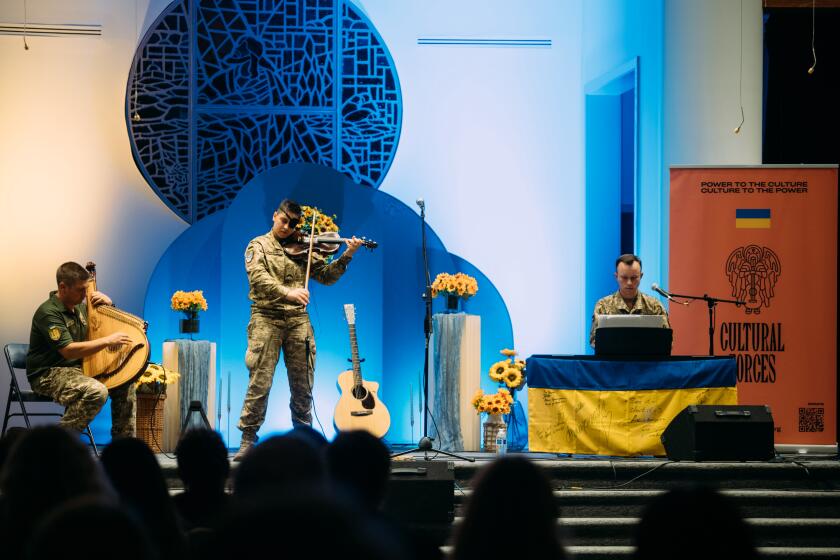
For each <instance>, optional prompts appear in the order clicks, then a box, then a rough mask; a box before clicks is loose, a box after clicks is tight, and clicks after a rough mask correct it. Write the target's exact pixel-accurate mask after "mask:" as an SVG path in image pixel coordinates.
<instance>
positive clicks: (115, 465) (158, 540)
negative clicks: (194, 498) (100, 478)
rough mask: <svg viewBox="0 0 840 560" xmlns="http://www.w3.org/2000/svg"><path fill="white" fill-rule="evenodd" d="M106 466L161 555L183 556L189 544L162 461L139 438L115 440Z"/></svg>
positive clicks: (105, 453)
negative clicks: (165, 476)
mask: <svg viewBox="0 0 840 560" xmlns="http://www.w3.org/2000/svg"><path fill="white" fill-rule="evenodd" d="M102 466H103V467H104V468H105V472H106V474H107V475H108V478H109V479H110V480H111V484H113V486H114V489H115V490H116V491H117V494H118V495H119V497H120V501H121V502H122V503H123V504H124V505H125V507H126V508H128V511H129V512H130V513H132V514H133V515H136V516H137V519H139V521H140V523H141V524H142V526H143V527H144V528H145V530H146V534H147V536H148V537H149V540H150V541H151V543H152V546H153V547H154V548H155V549H156V550H159V551H160V557H161V558H163V559H165V558H177V559H179V560H180V559H182V558H183V555H184V551H185V550H186V545H185V541H184V536H183V534H182V532H181V527H180V524H179V522H178V516H177V514H176V512H175V506H174V504H173V502H172V498H171V497H170V496H169V489H168V488H167V486H166V480H165V479H164V477H163V472H162V471H161V468H160V465H159V464H158V461H157V459H156V458H155V455H154V453H152V450H151V449H149V446H148V445H146V444H145V443H144V442H143V441H141V440H139V439H136V438H121V439H117V440H114V441H113V442H112V443H111V444H110V445H109V446H108V447H106V448H105V450H104V451H103V452H102Z"/></svg>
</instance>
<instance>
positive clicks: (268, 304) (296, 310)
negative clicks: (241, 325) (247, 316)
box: [245, 231, 351, 318]
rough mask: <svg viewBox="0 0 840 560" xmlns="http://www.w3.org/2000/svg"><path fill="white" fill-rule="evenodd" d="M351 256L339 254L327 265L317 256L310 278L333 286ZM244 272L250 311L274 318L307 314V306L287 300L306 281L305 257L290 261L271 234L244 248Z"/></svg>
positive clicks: (290, 258)
mask: <svg viewBox="0 0 840 560" xmlns="http://www.w3.org/2000/svg"><path fill="white" fill-rule="evenodd" d="M350 260H351V257H348V256H346V255H342V256H340V257H339V258H337V259H335V260H334V261H332V262H330V263H327V261H326V259H325V258H324V257H323V256H321V255H318V254H316V255H315V256H313V258H312V267H311V270H310V272H309V276H310V277H311V278H314V279H315V280H317V281H318V282H320V283H322V284H326V285H330V284H334V283H335V282H336V281H338V279H339V278H341V275H342V274H344V272H345V270H347V265H348V263H349V262H350ZM245 271H246V272H247V273H248V284H249V285H250V290H249V293H248V298H249V299H250V300H251V301H252V302H253V303H252V305H251V311H252V312H255V313H260V314H263V315H270V316H275V317H280V318H282V317H285V316H295V315H304V314H306V307H305V306H303V305H301V304H299V303H294V302H291V301H288V300H286V296H287V295H288V293H289V291H291V290H292V289H294V288H303V285H304V280H305V279H306V258H305V257H304V258H300V257H298V258H292V257H290V256H289V255H287V254H286V251H285V249H284V248H283V245H282V244H281V243H280V241H278V240H277V238H276V237H275V236H274V234H273V233H271V232H270V231H269V232H268V233H267V234H265V235H261V236H259V237H255V238H254V239H252V240H251V242H250V243H248V247H246V249H245Z"/></svg>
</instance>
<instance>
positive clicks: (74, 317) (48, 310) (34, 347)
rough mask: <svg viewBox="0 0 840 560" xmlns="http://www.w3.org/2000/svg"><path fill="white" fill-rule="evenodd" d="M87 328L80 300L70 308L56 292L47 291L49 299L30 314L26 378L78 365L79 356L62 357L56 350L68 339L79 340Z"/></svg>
mask: <svg viewBox="0 0 840 560" xmlns="http://www.w3.org/2000/svg"><path fill="white" fill-rule="evenodd" d="M87 331H88V322H87V305H86V304H85V303H84V302H82V303H80V304H78V305H76V306H75V307H73V310H72V311H71V310H69V309H67V307H66V306H65V305H64V304H63V303H62V302H61V300H60V299H58V292H50V297H49V299H47V301H45V302H44V303H42V304H41V305H40V307H38V309H37V310H36V311H35V315H34V316H33V317H32V330H31V332H30V333H29V353H27V354H26V375H27V377H30V378H32V377H37V376H38V375H41V374H42V373H44V372H45V371H47V370H48V369H49V368H54V367H81V363H82V360H81V358H78V359H75V360H66V359H64V357H63V356H62V355H61V354H60V353H59V351H58V350H59V349H60V348H64V347H65V346H67V345H68V344H70V343H71V342H83V341H84V340H86V339H87Z"/></svg>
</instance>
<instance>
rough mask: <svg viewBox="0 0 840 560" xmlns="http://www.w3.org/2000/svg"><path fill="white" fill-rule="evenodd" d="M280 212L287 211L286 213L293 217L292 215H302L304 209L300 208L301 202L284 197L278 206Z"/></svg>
mask: <svg viewBox="0 0 840 560" xmlns="http://www.w3.org/2000/svg"><path fill="white" fill-rule="evenodd" d="M277 211H278V212H285V213H286V215H288V216H289V218H291V217H292V216H296V217H300V216H301V214H303V210H301V208H300V204H298V203H297V202H295V201H294V200H292V199H290V198H284V199H283V200H282V201H281V202H280V206H278V207H277Z"/></svg>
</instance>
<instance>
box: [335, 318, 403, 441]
mask: <svg viewBox="0 0 840 560" xmlns="http://www.w3.org/2000/svg"><path fill="white" fill-rule="evenodd" d="M344 315H345V316H346V318H347V326H348V328H349V329H350V351H351V361H352V362H353V369H352V370H347V371H345V372H343V373H341V374H340V375H339V376H338V388H339V390H340V391H341V398H340V399H339V400H338V404H336V405H335V416H334V417H333V423H334V424H335V427H336V428H337V429H338V430H340V431H346V430H365V431H367V432H370V433H371V434H373V435H375V436H376V437H379V438H381V437H382V436H384V435H385V433H386V432H387V431H388V428H389V427H391V414H390V413H389V412H388V409H387V408H385V405H384V404H382V401H380V400H379V397H378V396H376V392H377V391H378V390H379V383H375V382H373V381H365V380H364V379H362V368H361V366H360V365H359V344H358V342H357V340H356V308H355V307H354V306H353V304H352V303H348V304H346V305H345V306H344Z"/></svg>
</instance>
